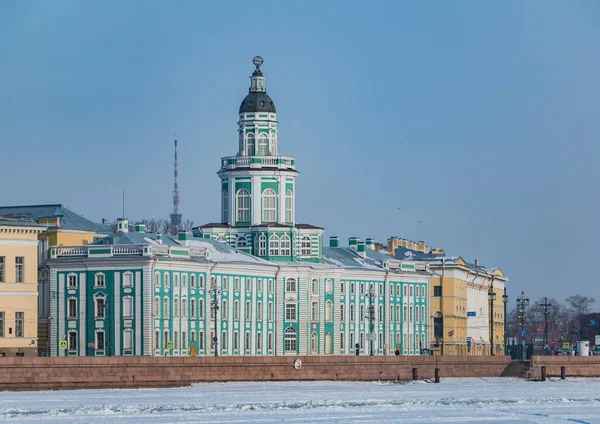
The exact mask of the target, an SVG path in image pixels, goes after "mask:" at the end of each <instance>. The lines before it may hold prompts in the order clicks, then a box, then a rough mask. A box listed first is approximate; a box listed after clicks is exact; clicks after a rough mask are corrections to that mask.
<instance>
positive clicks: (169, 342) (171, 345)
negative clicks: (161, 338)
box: [167, 340, 173, 349]
mask: <svg viewBox="0 0 600 424" xmlns="http://www.w3.org/2000/svg"><path fill="white" fill-rule="evenodd" d="M167 349H173V342H172V341H171V340H169V341H168V342H167Z"/></svg>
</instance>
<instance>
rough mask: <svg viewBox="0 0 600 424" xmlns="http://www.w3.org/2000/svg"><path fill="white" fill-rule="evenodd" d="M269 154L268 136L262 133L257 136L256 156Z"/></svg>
mask: <svg viewBox="0 0 600 424" xmlns="http://www.w3.org/2000/svg"><path fill="white" fill-rule="evenodd" d="M268 154H269V136H268V135H267V134H265V133H262V134H260V135H259V136H258V156H267V155H268Z"/></svg>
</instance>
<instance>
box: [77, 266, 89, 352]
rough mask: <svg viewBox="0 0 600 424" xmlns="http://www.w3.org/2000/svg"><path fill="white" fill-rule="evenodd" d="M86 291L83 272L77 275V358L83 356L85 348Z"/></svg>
mask: <svg viewBox="0 0 600 424" xmlns="http://www.w3.org/2000/svg"><path fill="white" fill-rule="evenodd" d="M86 289H87V283H86V278H85V272H82V273H80V274H79V334H78V337H79V356H85V350H86V348H87V338H86V334H85V333H86V332H85V329H86V319H85V317H86V309H87V304H86Z"/></svg>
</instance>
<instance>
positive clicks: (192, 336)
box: [190, 330, 196, 343]
mask: <svg viewBox="0 0 600 424" xmlns="http://www.w3.org/2000/svg"><path fill="white" fill-rule="evenodd" d="M190 342H193V343H196V332H195V331H194V330H192V332H191V333H190Z"/></svg>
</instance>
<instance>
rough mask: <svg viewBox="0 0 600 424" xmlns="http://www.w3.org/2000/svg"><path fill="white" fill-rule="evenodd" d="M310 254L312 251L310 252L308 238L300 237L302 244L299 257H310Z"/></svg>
mask: <svg viewBox="0 0 600 424" xmlns="http://www.w3.org/2000/svg"><path fill="white" fill-rule="evenodd" d="M311 254H312V250H311V241H310V237H308V236H304V237H302V244H301V250H300V255H302V256H311Z"/></svg>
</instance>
